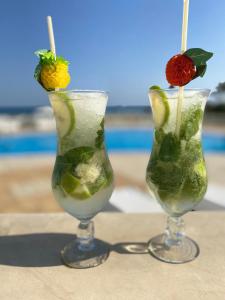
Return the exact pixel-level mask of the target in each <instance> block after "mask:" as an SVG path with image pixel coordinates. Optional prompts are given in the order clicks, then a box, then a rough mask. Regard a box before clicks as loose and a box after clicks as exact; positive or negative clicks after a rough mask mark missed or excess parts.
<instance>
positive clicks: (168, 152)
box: [159, 132, 181, 161]
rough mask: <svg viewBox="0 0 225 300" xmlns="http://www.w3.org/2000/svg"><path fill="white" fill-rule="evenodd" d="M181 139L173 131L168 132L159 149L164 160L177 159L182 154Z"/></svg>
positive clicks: (160, 156)
mask: <svg viewBox="0 0 225 300" xmlns="http://www.w3.org/2000/svg"><path fill="white" fill-rule="evenodd" d="M180 151H181V145H180V141H179V139H178V138H177V136H176V135H175V134H173V133H172V132H169V133H167V134H166V135H165V136H164V138H163V140H162V143H161V146H160V149H159V159H161V160H162V161H176V160H178V158H179V156H180Z"/></svg>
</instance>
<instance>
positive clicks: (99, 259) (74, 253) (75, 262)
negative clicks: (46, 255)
mask: <svg viewBox="0 0 225 300" xmlns="http://www.w3.org/2000/svg"><path fill="white" fill-rule="evenodd" d="M108 256H109V247H108V245H107V244H106V243H104V242H103V241H100V240H97V239H94V240H93V242H92V244H91V246H90V247H88V248H84V247H82V246H81V245H80V243H78V242H77V240H74V241H73V242H72V243H70V244H68V245H66V246H65V248H64V249H63V250H62V251H61V257H62V261H63V263H64V264H65V265H67V266H69V267H71V268H77V269H86V268H92V267H96V266H98V265H100V264H102V263H103V262H104V261H105V260H106V259H107V258H108Z"/></svg>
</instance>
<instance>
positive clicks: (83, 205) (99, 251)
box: [49, 91, 113, 268]
mask: <svg viewBox="0 0 225 300" xmlns="http://www.w3.org/2000/svg"><path fill="white" fill-rule="evenodd" d="M49 99H50V102H51V106H52V108H53V112H54V116H55V120H56V127H57V134H58V150H57V156H56V161H55V166H54V171H53V175H52V189H53V193H54V196H55V198H56V199H57V201H58V202H59V204H60V205H61V206H62V207H63V208H64V210H65V211H67V212H68V213H69V214H71V215H72V216H74V217H76V218H77V219H79V220H80V222H81V223H80V225H79V231H78V234H77V236H78V238H77V239H76V240H75V242H73V243H72V244H71V245H68V246H67V247H66V248H65V249H64V251H63V252H62V256H63V260H64V262H65V263H66V264H67V265H69V266H72V267H76V268H86V267H92V266H95V265H98V264H100V263H101V262H103V261H104V260H105V259H106V258H107V256H108V249H106V247H105V245H104V244H103V243H102V242H101V241H98V240H94V237H93V230H94V228H93V222H91V221H90V220H91V219H92V218H93V217H94V216H95V215H96V214H97V213H98V212H100V211H101V210H102V209H103V207H104V206H105V205H106V204H107V203H108V201H109V199H110V197H111V194H112V192H113V171H112V167H111V164H110V162H109V158H108V155H107V152H106V150H105V145H104V116H105V109H106V104H107V99H108V97H107V94H106V93H104V92H98V91H65V92H61V91H54V92H50V93H49ZM84 251H86V252H85V253H84Z"/></svg>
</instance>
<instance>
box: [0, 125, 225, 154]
mask: <svg viewBox="0 0 225 300" xmlns="http://www.w3.org/2000/svg"><path fill="white" fill-rule="evenodd" d="M152 134H153V132H152V130H149V129H110V130H106V145H107V148H108V150H109V151H113V152H115V151H142V152H143V151H147V152H148V151H150V149H151V147H152V143H153V136H152ZM203 148H204V151H205V152H225V135H216V134H204V135H203ZM55 151H56V135H55V134H53V133H51V134H49V133H48V134H44V133H42V134H26V135H25V134H24V135H17V136H1V137H0V155H10V154H25V153H26V154H29V153H30V154H34V153H43V154H44V153H54V152H55Z"/></svg>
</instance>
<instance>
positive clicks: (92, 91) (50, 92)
mask: <svg viewBox="0 0 225 300" xmlns="http://www.w3.org/2000/svg"><path fill="white" fill-rule="evenodd" d="M47 93H48V94H55V93H60V94H62V93H75V94H85V93H86V94H91V93H96V94H105V95H108V92H106V91H101V90H74V89H73V90H59V91H49V92H47Z"/></svg>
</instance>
